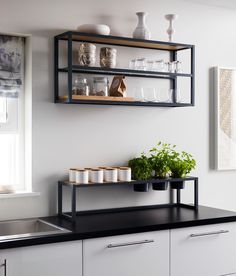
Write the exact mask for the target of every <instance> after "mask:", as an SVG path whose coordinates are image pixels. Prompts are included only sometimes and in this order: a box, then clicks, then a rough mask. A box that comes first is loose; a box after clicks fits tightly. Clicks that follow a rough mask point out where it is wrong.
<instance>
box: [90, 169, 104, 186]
mask: <svg viewBox="0 0 236 276" xmlns="http://www.w3.org/2000/svg"><path fill="white" fill-rule="evenodd" d="M90 179H91V182H92V183H103V170H102V169H99V168H98V169H92V170H91V171H90Z"/></svg>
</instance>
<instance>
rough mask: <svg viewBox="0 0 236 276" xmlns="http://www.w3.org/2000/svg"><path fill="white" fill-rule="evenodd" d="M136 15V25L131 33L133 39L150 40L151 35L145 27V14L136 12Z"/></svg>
mask: <svg viewBox="0 0 236 276" xmlns="http://www.w3.org/2000/svg"><path fill="white" fill-rule="evenodd" d="M136 14H137V16H138V25H137V27H136V29H135V30H134V32H133V38H139V39H150V36H151V34H150V31H149V30H148V28H147V26H146V16H147V13H146V12H137V13H136Z"/></svg>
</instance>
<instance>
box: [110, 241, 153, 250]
mask: <svg viewBox="0 0 236 276" xmlns="http://www.w3.org/2000/svg"><path fill="white" fill-rule="evenodd" d="M151 242H154V240H143V241H133V242H126V243H116V244H112V243H111V244H108V245H107V248H115V247H122V246H131V245H139V244H145V243H151Z"/></svg>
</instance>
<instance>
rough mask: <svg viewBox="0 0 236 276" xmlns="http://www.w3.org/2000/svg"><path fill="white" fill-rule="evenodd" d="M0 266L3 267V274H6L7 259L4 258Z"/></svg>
mask: <svg viewBox="0 0 236 276" xmlns="http://www.w3.org/2000/svg"><path fill="white" fill-rule="evenodd" d="M0 267H3V268H4V276H7V260H6V259H5V260H4V262H3V263H2V264H1V265H0Z"/></svg>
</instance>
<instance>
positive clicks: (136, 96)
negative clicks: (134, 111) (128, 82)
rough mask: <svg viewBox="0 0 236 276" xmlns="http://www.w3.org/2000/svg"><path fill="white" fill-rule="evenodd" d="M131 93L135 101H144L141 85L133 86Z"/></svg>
mask: <svg viewBox="0 0 236 276" xmlns="http://www.w3.org/2000/svg"><path fill="white" fill-rule="evenodd" d="M133 95H134V99H135V100H136V101H138V102H144V101H145V98H144V90H143V87H135V88H134V93H133Z"/></svg>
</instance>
